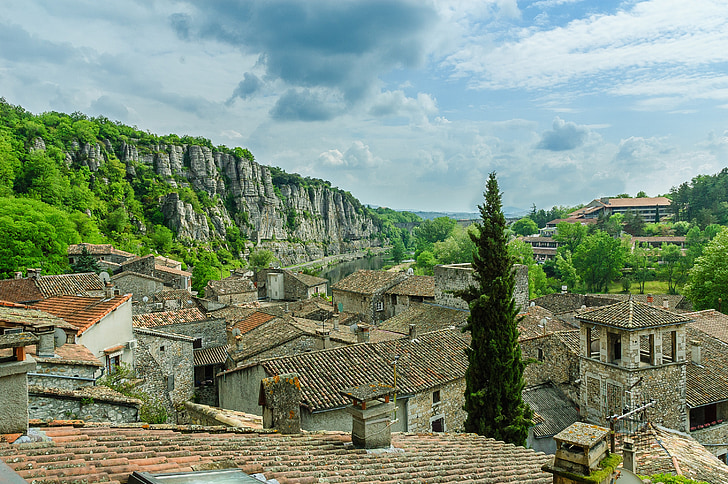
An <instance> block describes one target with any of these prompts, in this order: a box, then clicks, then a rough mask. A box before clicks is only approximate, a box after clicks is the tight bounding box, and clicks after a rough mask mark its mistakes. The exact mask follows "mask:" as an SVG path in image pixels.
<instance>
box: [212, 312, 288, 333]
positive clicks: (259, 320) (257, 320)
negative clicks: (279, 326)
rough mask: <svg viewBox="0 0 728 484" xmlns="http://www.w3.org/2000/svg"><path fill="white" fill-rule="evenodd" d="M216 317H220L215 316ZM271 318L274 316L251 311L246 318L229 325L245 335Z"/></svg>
mask: <svg viewBox="0 0 728 484" xmlns="http://www.w3.org/2000/svg"><path fill="white" fill-rule="evenodd" d="M216 317H220V316H218V315H216ZM273 318H275V316H273V315H271V314H268V313H264V312H262V311H253V312H252V313H251V314H249V315H248V316H246V317H244V318H242V319H239V320H238V321H235V322H234V323H233V324H232V325H231V329H239V330H240V332H241V333H243V334H245V333H247V332H248V331H250V330H252V329H255V328H257V327H258V326H260V325H261V324H263V323H266V322H268V321H270V320H271V319H273ZM226 321H227V320H226Z"/></svg>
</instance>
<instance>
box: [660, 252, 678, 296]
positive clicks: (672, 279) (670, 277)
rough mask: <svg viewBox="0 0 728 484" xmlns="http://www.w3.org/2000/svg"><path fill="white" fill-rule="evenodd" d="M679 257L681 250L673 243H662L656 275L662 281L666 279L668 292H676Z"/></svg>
mask: <svg viewBox="0 0 728 484" xmlns="http://www.w3.org/2000/svg"><path fill="white" fill-rule="evenodd" d="M680 259H682V251H681V250H680V247H678V246H677V245H675V244H664V243H663V244H662V248H661V249H660V261H661V262H662V263H661V264H660V270H659V271H658V273H657V275H658V277H659V278H660V279H662V280H663V281H667V292H668V294H677V287H676V282H677V280H678V279H679V276H680V274H679V270H680Z"/></svg>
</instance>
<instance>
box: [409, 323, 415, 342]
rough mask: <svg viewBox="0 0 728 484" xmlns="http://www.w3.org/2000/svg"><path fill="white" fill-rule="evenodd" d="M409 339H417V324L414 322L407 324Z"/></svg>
mask: <svg viewBox="0 0 728 484" xmlns="http://www.w3.org/2000/svg"><path fill="white" fill-rule="evenodd" d="M409 339H410V341H413V340H415V339H417V325H416V324H410V325H409Z"/></svg>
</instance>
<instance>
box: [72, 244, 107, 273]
mask: <svg viewBox="0 0 728 484" xmlns="http://www.w3.org/2000/svg"><path fill="white" fill-rule="evenodd" d="M71 272H74V273H79V272H95V273H96V274H100V273H101V266H100V265H99V261H97V260H96V258H95V257H93V256H92V255H91V254H89V253H88V249H86V247H85V246H84V247H83V249H81V255H80V256H78V259H76V262H75V263H74V264H72V265H71Z"/></svg>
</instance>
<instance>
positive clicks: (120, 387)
mask: <svg viewBox="0 0 728 484" xmlns="http://www.w3.org/2000/svg"><path fill="white" fill-rule="evenodd" d="M138 383H139V380H138V379H137V377H136V376H135V374H134V369H133V368H132V367H131V365H129V364H128V363H122V364H121V365H119V366H117V367H116V368H115V369H114V371H113V372H112V373H106V374H105V375H104V376H102V377H101V378H99V379H98V380H97V382H96V384H97V385H103V386H107V387H109V388H111V389H112V390H115V391H117V392H119V393H121V394H122V395H126V396H127V397H132V398H138V399H139V400H141V401H142V405H141V408H140V409H139V420H141V421H142V422H147V423H152V424H161V423H166V422H167V418H168V414H167V409H166V408H165V406H164V403H163V402H162V400H161V399H160V398H159V397H157V396H153V395H150V394H149V393H147V392H144V391H142V390H140V389H139V388H137V384H138Z"/></svg>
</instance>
